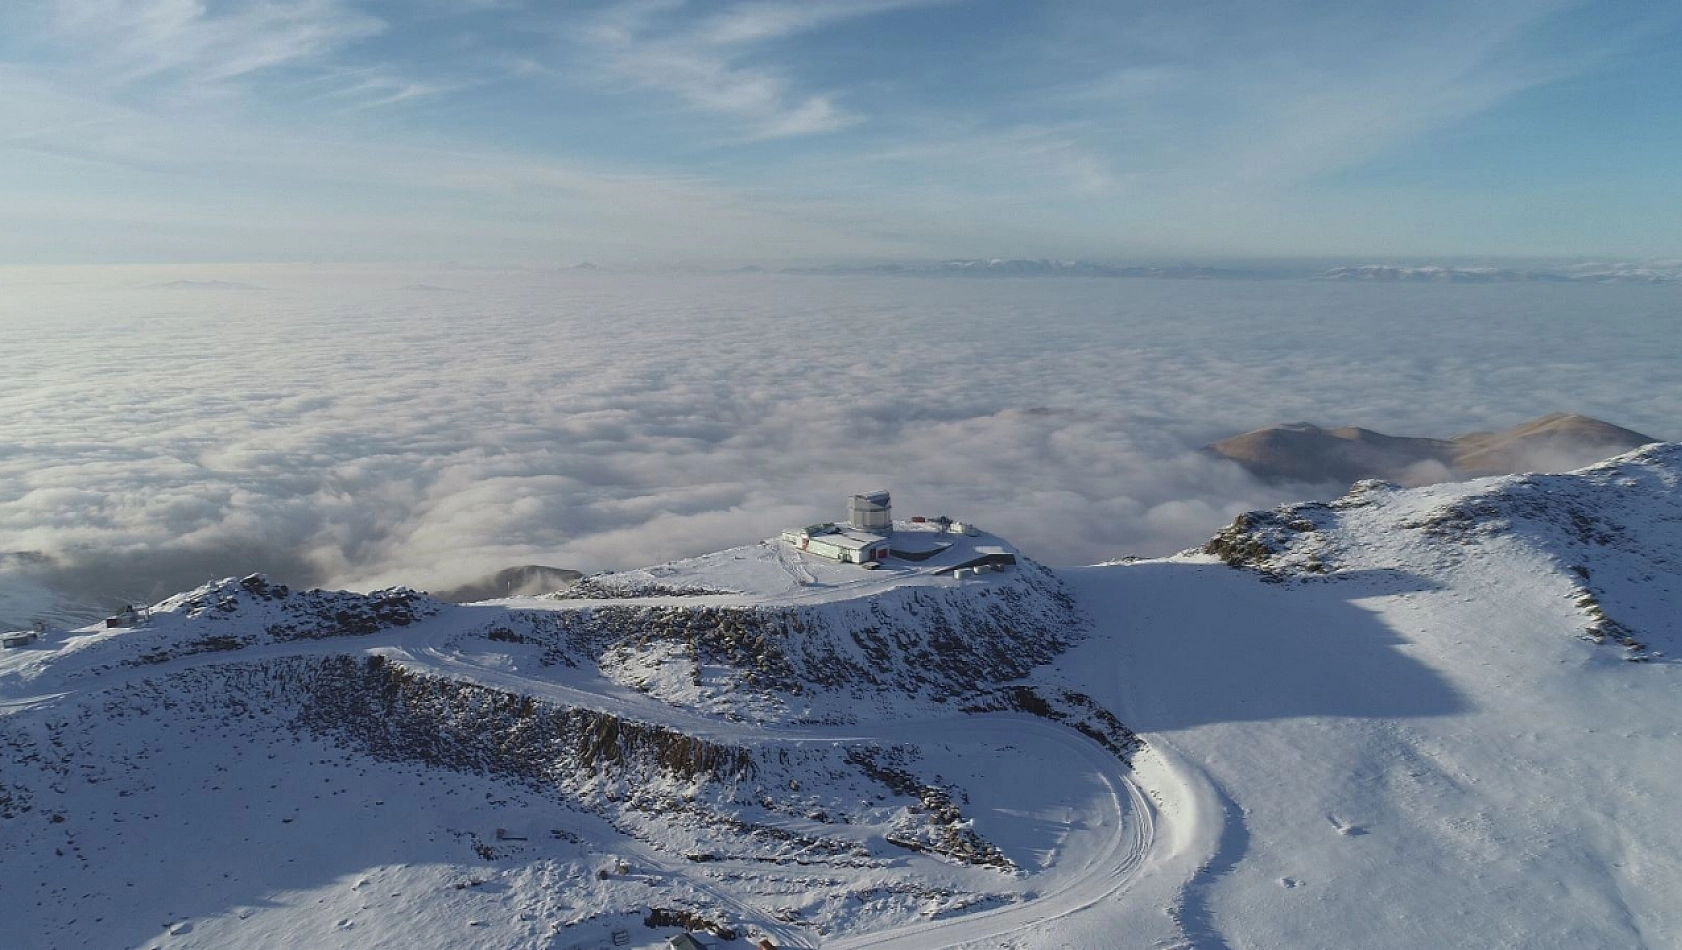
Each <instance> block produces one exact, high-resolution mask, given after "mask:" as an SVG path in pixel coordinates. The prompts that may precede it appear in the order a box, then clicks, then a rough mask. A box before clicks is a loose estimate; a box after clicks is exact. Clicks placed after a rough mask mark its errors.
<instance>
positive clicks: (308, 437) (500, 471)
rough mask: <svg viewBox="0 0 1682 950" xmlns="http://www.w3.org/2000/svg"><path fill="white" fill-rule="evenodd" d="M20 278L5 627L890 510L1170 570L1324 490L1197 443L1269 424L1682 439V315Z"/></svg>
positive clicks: (182, 278)
mask: <svg viewBox="0 0 1682 950" xmlns="http://www.w3.org/2000/svg"><path fill="white" fill-rule="evenodd" d="M0 277H3V278H4V279H5V281H6V283H7V285H8V286H9V287H10V288H11V289H12V292H11V293H10V294H9V295H8V297H7V299H6V301H5V303H4V307H5V309H4V310H0V341H3V342H4V344H5V347H6V351H7V352H8V354H10V359H11V363H10V366H11V369H10V373H11V375H10V377H9V385H8V386H6V387H4V388H3V389H0V420H4V421H3V422H0V538H3V539H4V545H3V546H0V622H6V623H22V622H27V621H28V620H29V619H31V618H32V617H34V616H39V615H42V614H48V615H51V613H52V611H53V609H54V606H53V605H54V603H55V601H54V598H55V597H65V598H68V599H69V600H70V601H71V602H84V601H86V600H87V599H89V598H96V597H119V598H130V599H136V600H146V599H149V598H158V597H162V596H165V595H167V594H170V593H173V592H175V591H176V590H178V589H183V588H187V587H191V586H193V585H196V584H198V583H201V582H203V581H204V580H206V579H209V578H213V577H222V576H228V575H237V574H242V573H244V572H248V571H255V570H263V571H268V572H271V573H273V574H274V575H275V576H276V577H277V578H279V579H280V580H282V581H285V582H288V583H294V584H323V585H335V586H353V587H373V586H383V585H389V584H397V583H405V584H410V585H414V586H417V587H423V588H433V589H437V588H442V587H445V586H452V585H454V584H457V583H460V582H462V581H465V580H469V579H472V578H475V577H477V576H480V575H482V574H484V573H487V572H489V571H492V570H496V569H500V568H502V567H506V566H509V565H512V564H520V563H548V564H552V565H555V566H559V567H570V568H577V569H583V570H599V569H606V568H619V567H634V566H641V565H645V564H649V563H654V562H658V561H661V560H665V559H668V558H674V557H681V556H686V555H693V554H699V553H704V552H708V551H712V550H717V549H720V548H724V547H728V546H732V545H737V544H747V543H752V542H754V541H756V540H758V539H761V538H765V537H769V536H772V535H774V534H775V533H776V532H777V531H778V530H779V529H781V528H783V527H786V526H788V525H790V524H802V523H810V522H812V521H814V520H819V519H825V518H834V517H838V516H839V515H840V513H841V512H840V510H839V509H840V505H841V503H842V501H843V499H844V498H845V496H846V494H848V493H850V492H853V491H858V490H861V489H870V488H876V487H881V486H886V487H889V488H891V489H892V490H893V491H894V492H895V498H896V505H897V506H898V507H899V510H900V511H902V513H905V514H916V513H922V514H939V513H948V514H951V515H954V516H961V517H966V518H971V519H974V520H976V521H978V522H979V523H981V524H983V525H984V526H986V527H988V528H990V529H994V530H997V531H999V532H1000V533H1001V534H1003V535H1005V536H1006V537H1008V538H1010V539H1012V540H1014V541H1016V542H1017V543H1018V544H1020V545H1021V546H1022V547H1023V548H1024V550H1026V551H1027V553H1029V554H1030V555H1031V556H1033V557H1035V558H1037V559H1040V560H1043V561H1046V562H1049V563H1052V564H1077V563H1084V562H1091V561H1096V560H1101V559H1106V558H1113V557H1119V556H1122V555H1126V554H1159V553H1165V552H1170V551H1173V550H1176V549H1179V548H1183V547H1187V546H1190V545H1194V544H1197V543H1199V542H1200V541H1202V540H1203V539H1205V538H1206V537H1207V536H1208V535H1209V534H1210V533H1211V532H1212V531H1213V530H1214V529H1216V528H1217V527H1219V526H1220V525H1221V524H1222V523H1224V522H1225V521H1227V520H1228V519H1229V518H1230V517H1231V516H1232V515H1233V514H1234V513H1236V512H1237V511H1240V510H1244V509H1247V508H1253V507H1259V506H1265V505H1268V504H1273V503H1277V502H1280V501H1286V500H1293V499H1295V498H1297V497H1303V496H1305V495H1312V494H1316V493H1321V492H1324V491H1328V490H1332V489H1330V488H1327V487H1325V486H1320V487H1314V488H1307V487H1301V486H1298V487H1289V488H1283V489H1281V488H1278V487H1273V488H1269V487H1265V486H1262V485H1259V484H1257V483H1255V482H1254V481H1252V480H1251V479H1249V478H1248V477H1247V476H1246V475H1244V474H1243V473H1242V472H1241V471H1239V470H1238V469H1236V468H1235V467H1234V466H1232V465H1231V464H1230V463H1225V462H1221V461H1217V460H1214V459H1211V458H1208V457H1205V456H1203V455H1201V454H1200V453H1199V452H1198V451H1197V447H1198V446H1199V445H1201V444H1202V443H1204V442H1206V441H1211V440H1213V439H1216V438H1220V437H1223V436H1226V435H1229V434H1232V433H1234V432H1237V431H1241V430H1243V429H1247V428H1251V427H1254V426H1259V425H1264V424H1268V423H1273V422H1279V421H1288V420H1297V419H1308V420H1311V421H1317V422H1322V423H1355V424H1362V425H1367V426H1371V427H1374V428H1378V429H1381V430H1384V431H1392V432H1396V433H1398V434H1419V435H1448V434H1453V433H1457V432H1461V431H1467V430H1471V429H1480V428H1496V427H1504V426H1507V425H1510V424H1513V423H1516V422H1518V421H1520V420H1523V419H1526V418H1530V417H1534V416H1536V415H1540V414H1542V413H1545V412H1549V411H1554V410H1561V409H1569V410H1576V411H1582V412H1587V413H1590V414H1594V415H1598V416H1602V417H1605V418H1608V419H1609V420H1610V421H1613V422H1616V423H1619V424H1623V425H1627V426H1631V427H1633V428H1636V429H1638V430H1642V431H1647V432H1650V433H1652V434H1654V435H1656V436H1660V437H1663V436H1671V435H1674V434H1675V432H1674V419H1675V418H1676V417H1677V415H1678V413H1679V412H1682V383H1678V380H1677V378H1676V375H1675V373H1674V365H1675V362H1676V360H1677V359H1678V358H1682V353H1678V352H1677V343H1676V340H1675V337H1674V334H1673V333H1671V332H1669V327H1668V319H1669V316H1670V314H1671V313H1672V312H1673V311H1674V300H1673V298H1674V296H1675V294H1674V293H1673V292H1672V291H1671V290H1670V289H1669V288H1666V287H1658V288H1654V287H1605V286H1592V287H1578V286H1560V285H1554V284H1538V285H1488V286H1466V285H1447V286H1428V287H1404V288H1398V287H1394V286H1373V285H1349V284H1338V283H1329V282H1302V281H1212V282H1174V281H1155V282H1151V281H1143V282H1141V281H1129V282H1116V281H1103V280H1096V281H1082V280H1064V281H1034V280H1023V281H1002V282H1001V281H988V280H962V279H953V280H932V279H930V280H918V279H911V278H902V279H897V280H896V279H874V278H825V277H792V276H776V275H742V276H733V277H726V276H695V277H674V276H666V277H649V276H646V275H644V276H631V275H616V274H609V273H589V272H571V273H563V272H553V271H550V272H543V271H501V270H481V269H473V268H438V267H432V268H402V269H394V268H385V267H363V268H343V267H340V268H325V267H243V268H242V267H223V268H193V269H183V268H179V267H171V268H160V267H149V268H88V269H74V268H49V269H40V270H20V269H8V270H5V271H3V272H0ZM1356 313H1360V314H1365V315H1366V316H1365V317H1364V318H1361V319H1356V318H1353V317H1352V316H1351V314H1356ZM1585 320H1591V321H1593V322H1595V323H1596V325H1598V326H1600V327H1601V328H1602V330H1603V331H1604V332H1600V333H1596V334H1592V335H1588V336H1584V335H1583V334H1581V333H1580V332H1579V331H1580V327H1581V326H1582V325H1583V321H1585ZM1235 327H1241V329H1237V330H1235V329H1234V328H1235ZM1630 392H1641V393H1642V394H1643V397H1642V399H1641V400H1640V401H1639V403H1638V404H1637V403H1631V402H1630V400H1629V398H1628V394H1629V393H1630Z"/></svg>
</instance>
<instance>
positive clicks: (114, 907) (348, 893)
mask: <svg viewBox="0 0 1682 950" xmlns="http://www.w3.org/2000/svg"><path fill="white" fill-rule="evenodd" d="M962 543H964V544H968V545H971V546H972V547H973V550H970V551H962V550H959V551H953V552H949V553H948V554H943V555H941V556H940V559H939V560H938V561H936V560H930V561H923V562H900V563H898V564H894V565H892V566H891V567H890V568H888V569H884V570H881V571H875V572H865V571H862V570H860V569H858V568H857V567H855V566H844V565H835V564H832V563H829V562H824V561H822V560H821V559H817V558H811V557H809V556H806V555H801V554H799V553H798V552H794V551H792V550H791V549H789V548H788V547H787V546H786V545H782V544H781V543H780V542H767V543H765V544H761V545H754V546H749V547H746V548H739V549H734V550H732V551H725V552H720V553H718V554H714V555H709V556H707V557H704V558H699V559H694V560H691V561H684V562H676V563H672V564H666V565H660V566H657V567H654V568H649V569H647V570H645V571H641V572H627V573H624V574H617V575H605V576H602V577H599V578H596V579H595V580H596V584H595V586H593V587H589V588H587V589H586V593H587V594H589V596H588V597H585V598H583V599H571V600H569V599H565V598H547V599H544V598H538V599H519V600H510V601H499V602H494V603H488V604H481V605H468V606H453V605H444V604H438V603H437V602H433V601H430V600H428V599H426V598H423V597H419V596H417V595H412V594H409V593H406V592H383V593H382V594H380V595H372V599H362V600H358V599H357V598H360V597H362V596H363V595H336V594H331V593H328V592H287V593H286V594H284V595H282V594H276V593H274V591H273V589H272V588H268V587H265V586H264V585H262V584H259V583H255V582H252V581H251V580H250V579H246V580H245V581H234V580H229V581H224V582H218V583H217V584H212V585H207V586H206V587H205V588H201V589H200V590H198V591H194V592H190V593H189V594H187V595H182V596H180V597H177V598H172V599H171V601H168V602H166V603H165V604H163V605H160V610H159V612H158V613H157V614H156V615H155V617H154V619H153V620H152V622H151V624H150V626H148V627H145V628H142V629H137V630H129V631H115V630H112V631H107V630H104V629H95V628H88V629H85V630H82V631H76V632H73V633H68V634H66V633H57V634H53V635H51V636H49V637H48V638H47V639H46V640H45V641H44V642H42V643H40V644H37V645H35V646H32V647H29V648H24V649H20V650H8V651H5V652H4V653H3V654H0V754H4V755H5V756H6V760H5V761H6V765H5V769H4V771H3V772H0V881H3V884H0V919H3V920H5V922H6V940H5V943H6V946H8V947H10V946H20V947H72V946H75V947H114V946H136V947H140V946H144V947H160V948H161V947H281V946H286V947H296V946H311V947H413V946H463V947H558V948H570V947H605V946H610V945H611V941H612V934H613V932H614V931H615V930H623V931H624V932H625V933H626V934H627V935H628V936H629V938H630V940H631V945H632V946H642V947H653V946H659V945H661V944H662V943H663V941H664V939H665V938H666V937H667V936H669V935H670V934H673V933H676V932H678V930H677V928H675V927H672V926H656V927H648V926H645V925H644V923H643V917H644V915H645V914H647V912H648V911H649V910H650V909H652V908H667V909H674V910H682V911H685V912H692V913H695V914H698V915H700V916H704V917H706V918H707V919H709V920H715V921H718V922H720V923H727V924H729V925H731V926H733V927H734V928H736V930H737V931H738V934H737V936H736V939H734V940H730V941H725V940H720V939H717V938H713V937H710V936H707V935H702V938H703V940H705V941H706V942H707V944H708V945H709V946H724V947H741V946H747V945H748V943H747V938H749V937H750V936H751V937H752V938H753V939H755V940H757V939H758V937H759V936H761V935H767V936H770V937H771V938H772V939H773V940H775V941H776V942H777V943H778V945H779V946H805V947H825V948H835V947H847V948H858V947H908V948H911V947H914V948H925V950H929V948H942V947H965V946H967V947H978V948H979V947H1012V948H1024V950H1025V948H1037V947H1047V948H1049V947H1089V948H1109V947H1116V946H1128V947H1134V946H1137V947H1161V948H1198V950H1216V948H1239V947H1349V946H1359V947H1378V948H1383V947H1396V948H1403V947H1407V948H1417V947H1447V946H1476V947H1515V948H1516V947H1527V948H1528V947H1556V946H1557V947H1672V946H1677V945H1682V907H1679V906H1678V905H1677V902H1676V901H1675V899H1674V898H1675V895H1676V894H1678V893H1682V866H1679V865H1678V863H1677V862H1676V860H1675V856H1676V855H1677V854H1679V853H1682V822H1678V821H1677V820H1676V819H1675V817H1674V807H1673V805H1672V804H1671V802H1672V799H1673V797H1674V787H1675V779H1676V776H1678V775H1682V743H1679V742H1677V739H1678V737H1679V736H1682V711H1679V707H1678V704H1677V702H1676V689H1677V684H1676V677H1677V675H1678V672H1677V664H1676V663H1675V662H1674V661H1673V660H1672V659H1671V658H1670V657H1671V656H1672V655H1674V654H1676V653H1677V651H1678V650H1679V649H1682V643H1678V637H1679V634H1678V632H1677V630H1676V628H1675V618H1676V617H1677V616H1679V615H1682V601H1679V600H1678V597H1679V592H1682V560H1679V556H1678V555H1677V553H1676V552H1677V551H1678V550H1682V445H1675V444H1672V445H1655V446H1650V447H1648V448H1646V449H1642V450H1638V451H1637V452H1634V453H1631V454H1629V455H1627V456H1624V457H1621V458H1620V459H1615V460H1612V461H1611V462H1608V463H1604V464H1602V465H1599V466H1595V467H1591V468H1589V469H1585V470H1582V471H1580V472H1577V473H1572V474H1569V475H1526V476H1512V477H1503V478H1495V479H1484V480H1480V481H1477V482H1470V483H1463V484H1454V485H1438V486H1432V487H1430V488H1425V489H1415V490H1406V491H1404V490H1400V489H1396V488H1394V487H1393V486H1385V485H1382V484H1376V483H1364V484H1362V485H1359V486H1357V487H1356V489H1355V490H1354V491H1352V492H1351V494H1350V495H1348V496H1346V497H1345V498H1343V499H1339V500H1337V501H1335V502H1331V503H1329V504H1319V503H1315V504H1305V505H1299V506H1291V507H1288V508H1285V509H1281V510H1279V511H1277V512H1273V513H1256V514H1254V515H1251V516H1246V517H1245V518H1241V519H1240V521H1239V522H1238V523H1236V524H1235V525H1234V526H1233V527H1232V528H1229V529H1227V530H1226V531H1223V532H1222V533H1221V535H1220V536H1218V538H1217V540H1216V542H1214V543H1212V544H1211V547H1210V550H1211V551H1212V552H1214V553H1202V552H1188V553H1186V554H1183V555H1180V556H1177V557H1172V558H1166V559H1160V560H1149V561H1133V562H1128V563H1119V564H1110V565H1102V566H1097V567H1090V568H1082V569H1076V570H1068V571H1060V572H1055V574H1054V573H1053V572H1049V571H1046V570H1044V569H1043V568H1040V567H1039V566H1038V565H1035V564H1033V563H1032V562H1031V561H1027V560H1025V559H1024V561H1023V563H1021V564H1020V565H1018V566H1017V567H1016V568H1012V569H1010V570H1008V571H1005V572H1001V573H998V574H989V575H985V576H983V577H981V578H966V579H963V580H958V579H954V578H952V577H950V576H948V575H944V574H939V573H936V572H937V571H938V570H939V568H940V567H941V565H945V566H948V567H949V566H950V565H951V564H952V563H959V562H961V559H964V558H967V557H970V556H975V555H976V554H977V553H984V551H985V550H993V549H997V550H1001V551H1004V550H1010V549H1008V547H1007V546H1005V545H1004V542H1002V541H1000V540H999V539H997V538H992V537H985V536H984V537H981V538H976V539H964V540H963V542H962ZM344 598H349V599H344ZM382 598H383V599H382ZM224 605H225V606H224ZM394 605H398V606H394ZM341 616H344V617H350V618H351V619H352V620H353V621H354V622H353V623H350V624H348V625H344V624H340V625H339V626H335V624H336V623H339V620H338V619H337V618H340V617H341ZM955 635H956V636H958V637H959V639H958V640H954V639H953V636H955ZM1024 657H1026V658H1027V659H1026V660H1024V659H1023V658H1024ZM1018 688H1020V689H1024V690H1027V691H1029V692H1030V693H1031V698H1033V699H1034V701H1031V702H1022V701H1017V702H1016V705H1014V706H1011V705H1009V704H1003V705H1001V703H1002V702H1003V699H1002V698H1004V697H1010V696H1016V695H1018V694H1016V693H1014V692H1012V691H1013V690H1016V689H1018ZM1073 697H1082V699H1079V700H1077V699H1075V698H1073ZM1048 698H1049V699H1050V700H1052V702H1050V704H1049V708H1048V709H1038V703H1040V702H1042V701H1045V700H1046V699H1048ZM1081 702H1089V703H1091V704H1092V706H1090V707H1088V706H1082V705H1081ZM1096 708H1107V709H1108V710H1110V711H1113V712H1114V713H1115V714H1117V715H1119V717H1120V719H1121V721H1122V722H1124V723H1126V724H1127V726H1130V727H1132V728H1133V729H1134V730H1137V731H1138V732H1139V733H1140V735H1141V736H1142V738H1143V739H1144V741H1145V743H1146V747H1145V748H1144V749H1143V750H1142V751H1138V752H1133V751H1132V750H1131V748H1130V747H1129V746H1127V744H1126V743H1125V742H1122V743H1120V744H1118V743H1116V742H1115V741H1114V739H1113V736H1114V733H1111V734H1110V735H1111V741H1110V743H1109V745H1106V744H1105V743H1103V742H1101V741H1099V737H1101V736H1102V735H1103V734H1104V733H1103V732H1102V730H1100V729H1094V728H1093V724H1094V723H1097V722H1101V717H1098V718H1096V719H1094V718H1090V716H1089V718H1086V719H1079V718H1077V717H1075V716H1074V715H1073V714H1072V712H1071V711H1072V710H1076V709H1081V710H1086V711H1087V714H1090V715H1096V714H1091V712H1090V711H1091V710H1092V709H1096ZM966 709H968V710H972V711H967V712H966ZM982 709H990V710H1006V711H989V712H979V711H975V710H982ZM1012 710H1014V711H1012ZM1036 710H1037V713H1036ZM556 723H564V724H570V725H568V726H567V727H566V728H562V729H560V730H559V731H555V727H554V726H553V724H556ZM1077 723H1078V724H1079V725H1081V726H1083V727H1085V729H1084V730H1083V729H1077V728H1073V726H1075V725H1076V724H1077ZM545 730H549V731H548V732H546V731H545ZM569 730H570V731H569ZM1087 730H1090V731H1087ZM581 750H582V751H581ZM498 829H502V832H503V833H502V835H501V836H500V837H499V835H498ZM896 842H898V843H896Z"/></svg>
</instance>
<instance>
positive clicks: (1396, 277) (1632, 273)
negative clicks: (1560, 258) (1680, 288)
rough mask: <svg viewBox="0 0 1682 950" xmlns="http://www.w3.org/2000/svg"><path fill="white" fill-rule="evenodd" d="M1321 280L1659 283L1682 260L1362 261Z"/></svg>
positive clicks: (1679, 273) (1681, 276)
mask: <svg viewBox="0 0 1682 950" xmlns="http://www.w3.org/2000/svg"><path fill="white" fill-rule="evenodd" d="M1320 279H1321V280H1367V281H1386V282H1403V281H1405V282H1413V283H1463V284H1466V283H1471V284H1493V283H1517V282H1524V281H1543V282H1554V283H1589V284H1661V283H1670V282H1672V281H1677V280H1682V261H1647V262H1644V263H1639V264H1628V263H1625V264H1574V265H1570V266H1565V267H1553V268H1538V269H1518V268H1510V267H1441V266H1437V265H1425V266H1419V267H1413V266H1404V265H1397V264H1362V265H1360V266H1358V267H1334V268H1332V269H1331V270H1328V271H1326V272H1325V273H1323V274H1321V275H1320Z"/></svg>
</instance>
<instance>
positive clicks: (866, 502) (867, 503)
mask: <svg viewBox="0 0 1682 950" xmlns="http://www.w3.org/2000/svg"><path fill="white" fill-rule="evenodd" d="M847 527H849V528H852V529H853V530H854V531H869V532H872V533H876V534H892V533H893V531H894V506H893V501H892V499H890V498H889V497H888V493H887V492H885V491H873V492H870V493H869V494H865V495H854V496H853V498H852V501H851V502H850V503H849V504H848V507H847Z"/></svg>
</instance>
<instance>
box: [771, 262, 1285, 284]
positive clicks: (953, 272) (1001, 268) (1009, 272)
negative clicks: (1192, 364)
mask: <svg viewBox="0 0 1682 950" xmlns="http://www.w3.org/2000/svg"><path fill="white" fill-rule="evenodd" d="M783 273H785V274H834V275H849V274H890V275H891V274H903V275H907V276H919V275H921V276H958V277H1161V278H1170V279H1181V280H1187V279H1201V278H1216V277H1227V278H1277V277H1283V276H1293V277H1294V276H1301V274H1300V273H1299V272H1298V271H1295V270H1293V271H1290V272H1289V273H1287V272H1285V271H1282V270H1280V269H1278V268H1269V267H1245V266H1239V265H1230V266H1213V265H1206V264H1168V265H1150V266H1146V265H1118V264H1099V263H1096V262H1093V261H1079V260H1052V259H1049V258H1033V259H1030V258H1000V257H994V258H965V259H959V260H949V261H939V262H935V263H887V264H822V265H817V266H813V267H794V268H789V269H787V270H784V271H783Z"/></svg>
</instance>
